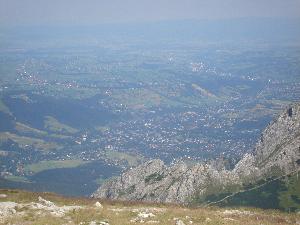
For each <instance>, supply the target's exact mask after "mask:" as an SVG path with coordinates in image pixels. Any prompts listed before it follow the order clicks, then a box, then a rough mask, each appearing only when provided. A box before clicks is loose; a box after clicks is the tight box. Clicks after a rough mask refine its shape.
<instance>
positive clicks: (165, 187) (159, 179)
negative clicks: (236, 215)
mask: <svg viewBox="0 0 300 225" xmlns="http://www.w3.org/2000/svg"><path fill="white" fill-rule="evenodd" d="M232 175H233V174H232V173H230V172H229V171H225V170H223V171H217V170H216V169H214V168H213V167H212V166H210V165H200V164H198V165H195V166H193V167H191V168H188V167H187V166H186V165H185V164H183V163H182V164H176V165H173V166H170V167H167V166H165V165H164V163H163V162H162V161H161V160H152V161H149V162H146V163H145V164H142V165H140V166H138V167H136V168H134V169H132V170H130V171H128V172H126V173H124V174H122V175H121V176H120V177H118V178H116V179H114V180H111V181H108V182H106V183H105V184H104V185H103V186H101V187H100V188H99V189H98V190H97V191H96V192H95V193H94V194H93V196H92V197H96V198H110V199H120V200H141V201H151V202H175V203H185V202H188V201H190V200H191V199H192V198H193V196H194V195H195V194H196V193H199V192H200V193H201V192H206V191H207V189H208V187H209V186H210V185H211V183H214V184H223V183H228V182H230V183H232V182H238V180H237V178H236V177H234V176H232Z"/></svg>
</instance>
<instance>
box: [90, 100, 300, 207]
mask: <svg viewBox="0 0 300 225" xmlns="http://www.w3.org/2000/svg"><path fill="white" fill-rule="evenodd" d="M299 168H300V104H293V105H291V106H290V107H289V108H287V109H286V110H285V111H284V112H283V113H282V114H280V115H279V116H278V117H277V118H276V119H275V120H274V121H273V122H272V123H271V124H270V125H269V126H268V127H267V128H266V129H265V130H264V131H263V133H262V135H261V138H260V140H259V141H258V143H257V145H256V147H255V150H254V152H253V153H252V154H250V153H248V154H245V156H244V157H243V158H242V159H241V160H240V161H239V162H238V163H237V165H236V166H235V168H234V169H233V170H226V169H222V168H218V167H216V166H214V164H213V163H211V164H197V165H195V166H193V167H188V166H187V165H185V164H183V163H179V164H176V165H172V166H166V165H165V164H164V163H163V162H162V161H161V160H151V161H149V162H146V163H144V164H142V165H140V166H138V167H136V168H134V169H131V170H129V171H127V172H125V173H124V174H122V175H121V176H120V177H117V178H115V179H112V180H109V181H107V182H106V183H104V184H103V185H102V186H101V187H100V188H99V189H98V190H97V191H96V192H95V193H94V194H93V195H92V197H96V198H109V199H119V200H134V201H137V200H140V201H151V202H173V203H188V202H191V201H193V199H194V198H195V196H197V197H201V196H207V195H209V194H217V193H222V192H228V191H229V192H230V191H231V192H232V191H234V190H236V189H239V188H242V186H243V184H247V183H253V182H256V181H258V180H260V179H265V178H268V177H274V176H280V175H284V174H289V173H290V172H292V171H295V170H298V169H299Z"/></svg>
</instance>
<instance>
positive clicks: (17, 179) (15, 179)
mask: <svg viewBox="0 0 300 225" xmlns="http://www.w3.org/2000/svg"><path fill="white" fill-rule="evenodd" d="M4 178H5V179H6V180H8V181H12V182H22V183H30V181H29V180H28V179H27V178H26V177H22V176H14V175H7V176H5V177H4Z"/></svg>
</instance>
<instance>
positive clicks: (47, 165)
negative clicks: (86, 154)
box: [24, 160, 88, 174]
mask: <svg viewBox="0 0 300 225" xmlns="http://www.w3.org/2000/svg"><path fill="white" fill-rule="evenodd" d="M86 163H88V162H87V161H83V160H57V161H56V160H49V161H41V162H38V163H34V164H29V165H26V166H25V168H24V169H25V172H26V173H27V174H35V173H39V172H42V171H44V170H50V169H62V168H75V167H77V166H81V165H84V164H86Z"/></svg>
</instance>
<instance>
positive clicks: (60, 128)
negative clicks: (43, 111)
mask: <svg viewBox="0 0 300 225" xmlns="http://www.w3.org/2000/svg"><path fill="white" fill-rule="evenodd" d="M44 127H45V129H47V130H49V131H52V132H59V133H69V134H74V133H77V132H78V130H77V129H75V128H73V127H71V126H68V125H66V124H63V123H61V122H59V121H58V120H57V119H55V118H54V117H52V116H45V121H44Z"/></svg>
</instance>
